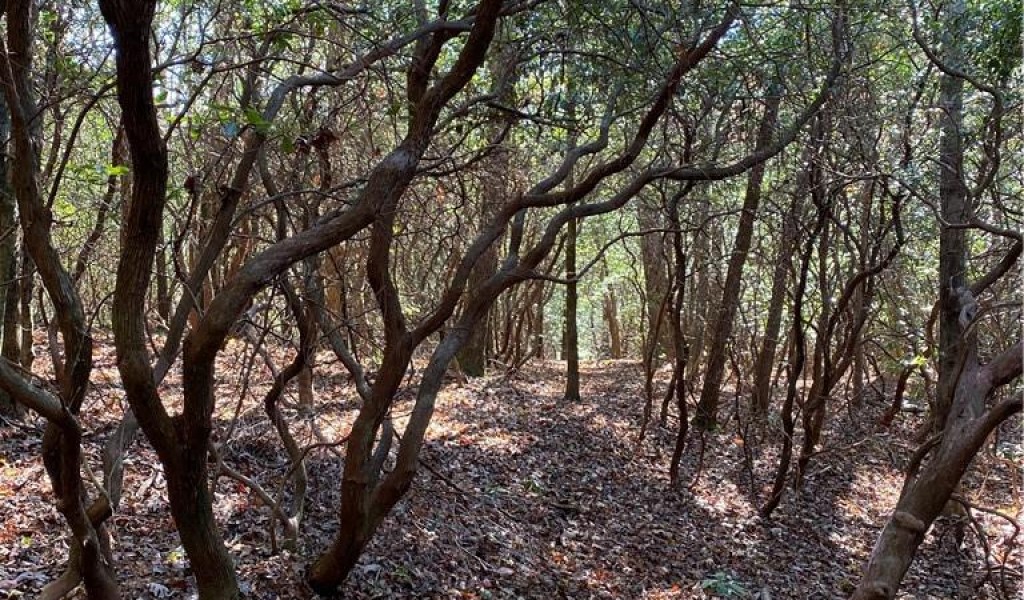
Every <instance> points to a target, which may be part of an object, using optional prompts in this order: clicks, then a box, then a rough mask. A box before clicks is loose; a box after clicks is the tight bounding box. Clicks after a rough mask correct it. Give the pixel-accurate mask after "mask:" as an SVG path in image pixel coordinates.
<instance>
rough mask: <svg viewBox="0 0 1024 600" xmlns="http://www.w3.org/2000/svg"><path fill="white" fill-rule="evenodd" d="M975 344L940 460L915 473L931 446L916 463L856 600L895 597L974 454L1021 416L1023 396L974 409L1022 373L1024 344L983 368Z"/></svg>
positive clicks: (938, 454)
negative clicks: (997, 430) (982, 409)
mask: <svg viewBox="0 0 1024 600" xmlns="http://www.w3.org/2000/svg"><path fill="white" fill-rule="evenodd" d="M976 343H977V342H976V341H974V340H971V341H969V342H968V344H969V345H970V346H971V347H970V349H969V350H968V351H967V352H968V354H967V356H965V357H964V359H963V370H962V373H961V374H960V376H959V377H958V378H957V381H956V391H955V396H954V401H953V403H952V405H951V406H952V408H954V411H953V412H951V413H949V414H950V418H949V419H947V422H946V429H945V430H944V431H943V433H942V437H941V441H940V442H939V447H938V449H937V451H936V453H935V456H933V457H932V459H931V460H929V461H928V462H927V464H925V465H924V467H923V468H922V469H921V471H920V474H918V473H916V472H914V469H916V468H917V467H918V466H919V465H920V463H921V461H922V460H923V459H924V456H925V453H926V452H927V449H928V447H929V446H928V445H926V446H924V447H922V449H921V450H919V451H918V453H917V455H916V456H915V457H914V460H912V461H911V465H910V471H909V472H908V474H907V482H906V483H905V484H904V487H903V493H902V494H901V496H900V499H899V502H897V504H896V509H895V511H894V512H893V514H892V517H890V518H889V521H888V522H887V523H886V524H885V528H884V529H883V530H882V533H881V535H880V536H879V538H878V542H876V544H875V548H874V550H872V552H871V558H870V560H869V561H868V565H867V567H866V569H865V570H864V576H863V578H862V579H861V581H860V585H858V586H857V589H856V591H855V592H854V594H853V596H852V600H890V599H892V598H895V597H896V592H897V591H898V590H899V586H900V582H902V581H903V576H904V575H905V574H906V572H907V569H908V568H909V567H910V563H911V562H913V560H914V554H915V553H916V551H917V547H918V546H920V545H921V542H922V541H924V536H925V533H927V531H928V528H929V527H930V526H931V524H932V522H933V521H935V519H936V517H938V516H939V514H941V512H942V508H943V507H944V506H945V505H946V502H948V501H949V498H950V496H951V495H952V494H953V492H954V490H956V487H957V485H958V484H959V483H960V479H961V478H962V477H963V475H964V473H966V471H967V468H968V467H969V466H970V464H971V461H972V460H973V459H974V456H975V455H976V454H977V453H978V451H979V450H980V449H981V447H982V446H983V445H984V443H985V440H986V439H988V436H989V434H991V433H992V431H994V430H995V428H996V427H998V426H999V425H1000V424H1001V423H1002V422H1003V421H1005V420H1006V419H1008V418H1009V417H1011V416H1013V415H1014V414H1016V413H1018V412H1020V410H1021V403H1022V400H1021V397H1020V396H1019V395H1017V396H1013V397H1011V398H1009V399H1007V400H1004V401H1003V402H1001V403H1000V404H997V405H996V406H994V407H993V408H991V409H989V410H988V411H986V412H984V413H983V414H981V415H979V414H977V413H976V412H975V410H974V407H976V406H978V405H979V404H980V405H982V406H984V402H985V399H986V398H988V397H989V396H990V395H991V394H992V392H993V390H995V389H996V388H997V387H999V386H1002V385H1005V384H1007V383H1009V382H1010V381H1012V380H1013V379H1015V378H1017V377H1019V376H1020V374H1021V354H1022V352H1024V348H1022V346H1021V343H1020V342H1017V344H1016V345H1014V346H1013V347H1011V348H1009V349H1007V350H1005V351H1004V352H1003V353H1002V354H1000V355H999V356H998V357H997V358H995V359H994V360H992V362H990V363H989V364H987V365H984V366H982V365H979V364H978V357H977V349H976Z"/></svg>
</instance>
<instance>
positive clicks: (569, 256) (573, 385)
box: [563, 219, 580, 402]
mask: <svg viewBox="0 0 1024 600" xmlns="http://www.w3.org/2000/svg"><path fill="white" fill-rule="evenodd" d="M565 235H566V240H565V276H566V277H568V278H569V279H570V280H571V281H570V283H569V284H568V285H566V286H565V394H564V396H563V398H564V399H565V400H566V401H567V402H579V401H580V336H579V329H578V328H577V324H576V318H577V315H576V309H577V302H578V298H577V290H576V281H575V278H576V235H577V223H576V219H570V220H569V224H568V227H567V229H566V232H565Z"/></svg>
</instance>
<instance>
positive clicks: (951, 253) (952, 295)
mask: <svg viewBox="0 0 1024 600" xmlns="http://www.w3.org/2000/svg"><path fill="white" fill-rule="evenodd" d="M949 11H950V14H949V16H948V17H947V18H946V22H947V23H948V24H949V26H950V27H951V29H952V30H951V31H949V33H948V37H949V39H955V38H958V37H959V33H958V32H961V33H962V32H963V30H964V25H963V22H964V4H963V1H962V0H956V1H955V2H953V4H952V5H951V6H950V8H949ZM943 47H944V48H945V50H946V52H947V56H945V60H946V61H947V62H948V64H950V65H952V66H953V67H954V68H960V64H959V63H960V60H959V59H960V54H961V50H960V44H958V43H947V44H944V45H943ZM963 88H964V82H963V80H962V79H960V78H959V77H952V76H949V75H942V77H941V79H940V84H939V125H940V127H941V132H942V133H941V139H940V142H939V162H938V164H939V201H940V203H941V213H942V223H965V222H966V221H967V220H968V217H969V212H970V206H969V203H968V198H967V188H966V185H965V184H964V180H963V162H964V156H963V141H962V139H961V137H960V131H961V126H962V124H963ZM966 281H967V230H966V229H964V228H960V227H947V226H942V227H940V230H939V356H938V362H939V364H938V372H939V381H938V390H937V394H936V398H935V403H934V405H933V406H932V411H931V413H932V414H931V424H932V431H933V432H939V431H943V429H944V425H945V422H946V419H947V418H948V417H949V411H950V407H951V406H952V403H953V394H954V391H955V389H956V377H957V363H958V361H959V358H960V355H961V354H962V353H963V351H964V346H963V339H962V337H961V336H960V326H959V324H958V322H957V321H958V319H959V316H960V308H959V306H960V305H959V302H958V298H957V289H958V288H963V287H964V286H966V285H967V283H966Z"/></svg>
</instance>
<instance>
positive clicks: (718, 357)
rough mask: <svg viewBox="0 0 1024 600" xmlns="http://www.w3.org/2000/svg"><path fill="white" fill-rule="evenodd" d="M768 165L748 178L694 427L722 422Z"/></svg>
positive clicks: (764, 128)
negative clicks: (729, 350) (722, 396)
mask: <svg viewBox="0 0 1024 600" xmlns="http://www.w3.org/2000/svg"><path fill="white" fill-rule="evenodd" d="M780 100H781V98H780V97H779V96H778V95H777V94H775V93H773V92H769V96H768V98H767V100H766V102H765V110H764V116H763V117H762V118H761V126H760V128H759V130H758V133H757V141H756V142H755V147H756V148H757V149H762V148H764V147H766V146H768V144H770V143H771V141H772V134H773V132H774V130H775V124H776V121H777V120H778V110H779V102H780ZM764 170H765V165H764V163H761V164H759V165H757V166H755V167H753V168H752V169H751V170H750V174H749V177H748V179H747V192H746V196H745V197H744V199H743V211H742V212H741V213H740V222H739V227H738V228H737V231H736V241H735V245H734V247H733V251H732V256H731V257H730V258H729V269H728V272H727V274H726V277H725V288H724V289H723V291H722V301H721V303H719V308H718V311H717V313H716V314H715V320H714V326H713V328H712V332H713V333H712V337H711V348H710V349H709V351H708V364H707V369H706V370H705V372H704V386H703V387H702V388H701V393H700V401H699V402H698V403H697V411H696V415H695V416H694V420H693V424H694V426H695V427H699V428H701V429H706V430H710V429H714V427H715V425H716V424H717V420H718V398H719V392H720V391H721V390H720V388H721V387H722V378H723V375H724V372H725V359H726V356H727V354H726V345H727V344H728V343H729V339H730V337H731V336H732V324H733V320H734V319H735V317H736V310H737V308H738V307H739V301H740V287H741V283H742V278H743V266H744V264H746V261H747V254H748V253H749V252H750V243H751V239H752V237H753V232H754V220H755V219H756V218H757V209H758V205H759V204H760V201H761V182H762V180H763V179H764Z"/></svg>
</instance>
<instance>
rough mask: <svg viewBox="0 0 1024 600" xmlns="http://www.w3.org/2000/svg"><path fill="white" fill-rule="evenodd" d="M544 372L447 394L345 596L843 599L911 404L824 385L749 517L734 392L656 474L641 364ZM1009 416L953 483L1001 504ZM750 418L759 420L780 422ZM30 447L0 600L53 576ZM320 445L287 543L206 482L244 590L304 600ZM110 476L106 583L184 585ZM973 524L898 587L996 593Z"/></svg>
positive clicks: (264, 440)
mask: <svg viewBox="0 0 1024 600" xmlns="http://www.w3.org/2000/svg"><path fill="white" fill-rule="evenodd" d="M223 354H225V358H224V359H223V361H222V363H221V365H220V372H221V373H222V374H223V375H222V383H223V385H224V386H225V388H224V389H225V391H224V393H225V394H228V393H229V392H228V391H227V389H228V388H229V387H231V386H235V385H237V383H238V381H240V380H242V379H243V378H247V379H245V380H246V381H250V383H251V385H250V386H249V390H248V396H247V399H246V400H245V401H244V402H242V403H241V404H240V405H238V403H237V401H236V400H235V398H237V394H236V393H235V392H233V391H232V392H230V393H231V395H230V396H226V397H225V399H224V400H223V401H222V402H221V406H220V411H221V412H220V413H219V416H220V417H221V418H223V419H224V423H222V425H225V426H226V425H227V424H228V423H229V422H231V421H235V424H234V425H235V426H234V431H233V434H232V436H231V438H230V439H229V440H228V441H227V442H226V443H224V442H222V444H223V445H222V447H221V450H222V454H223V456H224V458H225V460H226V461H227V462H228V463H229V464H231V465H233V466H234V467H235V468H236V469H237V470H239V471H240V472H242V473H244V474H246V475H248V476H250V477H253V478H255V479H256V480H258V481H260V482H262V484H263V485H264V486H265V487H266V488H267V489H268V490H269V491H270V492H271V493H277V490H278V489H279V486H280V478H281V477H282V476H284V475H285V473H286V471H287V468H288V467H287V461H286V458H285V455H284V453H283V451H282V450H281V449H280V444H278V443H277V442H276V436H275V435H274V433H273V429H272V428H271V427H270V425H269V424H268V422H267V419H266V418H265V417H264V416H263V415H262V411H261V409H260V407H259V401H258V399H259V398H260V397H261V394H262V392H263V391H265V389H266V385H267V383H268V381H263V380H265V379H268V378H269V375H268V374H266V373H264V374H263V375H264V376H263V377H252V376H251V373H250V371H248V370H246V369H245V368H244V366H245V365H244V358H243V357H242V355H241V352H234V353H232V352H231V351H230V348H229V352H225V353H223ZM561 369H562V364H561V363H557V362H546V363H533V364H531V365H530V366H528V367H527V368H526V369H525V371H524V372H522V373H519V374H517V375H515V376H512V377H489V378H484V379H479V380H472V381H470V382H469V383H462V384H460V383H458V382H451V383H450V384H449V385H448V386H446V389H445V390H444V391H443V393H442V395H441V397H440V398H439V402H438V410H437V413H436V415H435V418H434V421H433V424H432V426H431V428H430V431H429V432H428V441H427V443H426V446H425V448H424V451H423V455H422V456H423V463H424V467H425V468H422V469H420V473H419V474H418V476H417V478H416V481H415V483H414V485H413V487H412V489H411V490H410V492H409V494H408V496H407V497H406V498H405V499H404V500H403V501H402V502H400V503H399V505H398V506H397V507H396V508H395V510H394V511H393V513H392V514H391V516H389V517H388V518H387V519H386V521H385V522H384V524H383V525H382V527H381V528H380V530H379V531H378V533H377V535H376V536H375V537H374V539H373V541H372V543H371V544H370V545H369V547H368V548H367V550H366V553H365V555H364V556H363V558H362V560H361V561H360V563H359V565H358V566H357V567H356V569H355V571H354V573H353V574H352V576H351V577H350V580H349V583H348V585H347V588H346V597H349V598H474V599H487V598H627V599H632V598H647V599H661V598H714V597H721V598H761V599H764V600H767V599H769V598H795V599H810V598H823V599H825V598H842V597H847V596H848V595H849V593H850V591H852V589H853V586H854V585H855V583H856V582H857V580H858V574H859V573H860V570H861V569H862V567H863V565H864V562H865V560H866V558H867V556H868V554H869V553H870V550H871V547H872V545H873V543H874V541H875V538H876V536H877V534H878V532H879V530H880V527H881V526H882V524H883V523H884V522H885V520H886V518H887V517H888V515H889V513H890V511H891V510H892V507H893V505H894V503H895V500H896V498H897V495H898V493H899V489H900V486H901V483H902V476H901V469H902V468H903V466H904V465H905V462H906V460H907V458H908V457H909V456H910V454H911V452H912V451H913V448H914V444H913V442H912V432H913V430H914V429H915V428H916V427H917V426H918V425H919V419H920V415H919V414H916V413H902V414H901V415H900V416H899V417H898V418H897V420H896V423H895V425H894V426H892V427H890V428H888V429H883V428H880V427H878V426H877V425H876V423H877V418H878V416H879V415H880V414H881V413H882V411H883V410H884V408H885V405H886V402H885V400H883V399H880V398H879V399H874V400H872V399H869V400H868V401H866V402H865V403H863V404H862V405H861V406H860V407H858V408H857V409H856V410H855V411H851V410H848V408H847V406H846V405H845V404H844V400H843V399H841V398H837V399H836V401H835V402H836V404H835V406H834V407H833V409H834V410H833V414H832V417H831V424H830V427H829V430H828V431H827V432H826V435H825V438H824V444H823V448H822V450H821V452H820V453H819V454H818V455H816V456H815V457H814V460H813V462H812V464H811V468H810V471H809V474H808V476H807V482H806V486H805V488H804V490H803V491H802V492H800V493H796V492H794V491H792V489H787V491H786V495H785V497H784V498H783V501H782V504H781V506H780V508H779V509H778V510H777V511H776V513H775V515H774V516H773V518H772V519H771V520H768V521H765V520H762V519H761V518H759V517H758V515H757V509H758V507H759V506H760V504H761V503H762V502H763V501H764V498H765V496H766V494H767V490H768V488H769V486H770V482H771V478H772V476H773V474H774V468H775V465H776V460H777V459H776V453H777V448H778V446H779V444H778V434H777V433H771V432H770V431H769V433H764V432H762V433H757V432H755V431H754V430H753V428H748V429H749V430H748V431H745V432H743V429H744V427H743V426H739V427H738V426H737V423H738V422H739V423H744V422H745V420H746V417H745V416H744V412H743V411H740V420H739V421H737V419H736V416H735V415H736V407H737V406H739V405H741V404H743V402H744V400H745V399H744V398H742V397H741V398H740V399H739V400H738V401H737V400H736V399H735V395H734V394H733V393H732V392H726V393H724V394H723V409H724V412H725V413H726V414H727V416H728V417H729V419H730V420H729V421H727V422H726V423H725V424H724V425H723V426H722V428H721V430H720V431H721V432H720V433H712V434H707V435H705V437H704V440H703V443H702V442H701V440H700V439H699V438H698V437H695V436H691V440H690V442H689V445H688V447H687V450H686V454H685V457H684V460H683V464H682V482H681V485H679V486H678V487H672V486H670V485H669V479H668V468H667V464H668V457H669V455H670V454H671V449H672V445H673V443H674V437H675V436H674V433H673V431H674V430H675V428H676V427H677V421H676V419H675V418H674V417H672V416H670V418H669V420H668V427H667V428H663V427H658V426H657V425H656V426H655V427H654V429H653V430H652V431H651V433H650V434H649V435H648V436H647V439H646V440H645V441H644V442H643V443H642V444H638V441H637V439H638V431H639V421H640V418H641V415H642V408H643V376H642V371H641V368H640V366H639V364H638V363H636V362H627V361H601V362H593V363H586V364H584V365H583V369H582V381H583V389H582V392H583V394H582V395H583V400H582V401H581V402H579V403H573V404H569V403H566V402H564V401H563V400H562V398H561V395H562V394H561V392H562V378H561ZM257 371H258V370H257ZM253 372H256V371H253ZM104 381H107V382H109V384H104V383H102V382H104ZM116 381H117V378H116V367H115V365H114V362H113V356H112V354H111V353H110V352H109V351H107V352H106V353H105V354H103V355H101V356H98V358H97V361H96V372H95V377H94V382H97V383H96V385H95V389H94V391H93V394H94V397H95V400H93V401H91V402H90V404H89V407H88V410H87V411H86V413H85V414H84V415H83V422H84V425H85V428H86V429H87V445H88V452H89V454H90V455H91V457H92V459H93V462H92V464H93V465H98V464H99V462H98V460H96V459H97V457H98V455H99V449H100V447H101V445H102V442H103V441H104V440H105V439H106V438H107V437H108V436H109V435H110V433H111V431H113V429H114V427H115V426H116V424H117V419H118V418H119V415H120V414H121V408H120V406H121V403H122V402H123V400H122V397H121V393H120V390H119V389H118V388H117V386H116ZM257 381H262V383H256V382H257ZM179 384H180V380H176V379H174V378H171V379H169V381H168V382H167V383H166V384H165V391H164V393H165V397H167V398H173V396H174V391H175V389H176V386H177V385H179ZM662 385H664V381H662ZM316 387H317V393H318V405H317V406H318V409H317V414H318V417H317V419H316V421H315V427H314V426H311V425H312V424H313V423H314V421H312V419H310V418H309V416H308V415H303V414H301V413H300V412H297V411H296V410H295V409H290V410H289V411H288V412H289V414H290V415H291V416H292V417H293V422H294V423H295V427H296V432H297V435H298V437H299V438H300V443H315V442H317V440H336V439H339V438H341V437H343V436H344V433H345V432H346V431H347V424H348V423H350V422H351V419H352V417H353V415H354V409H355V406H356V404H355V400H354V396H355V395H354V393H353V391H352V389H351V386H350V385H349V384H346V382H345V378H344V377H342V376H340V375H339V376H337V377H333V378H328V379H323V380H318V381H317V382H316ZM413 392H414V390H411V389H407V390H404V391H403V392H402V394H401V395H400V398H399V402H398V403H397V405H396V407H395V409H394V416H395V419H396V424H397V425H398V429H399V431H400V430H401V426H402V425H403V419H402V416H403V415H405V414H407V413H408V409H409V406H410V405H411V398H412V396H413ZM239 407H240V411H239V412H238V413H236V410H239ZM236 414H237V417H236V416H235V415H236ZM37 425H41V423H39V422H33V423H30V427H35V426H37ZM1011 425H1012V426H1013V427H1012V428H1015V431H1013V432H1009V431H1007V432H1004V433H1003V444H1002V446H1001V447H1004V448H1010V449H1013V448H1016V451H1017V454H1016V455H1015V456H1017V457H1018V462H1011V461H1009V460H1007V459H1005V458H1000V457H998V456H995V455H994V454H993V453H992V452H990V451H986V454H985V455H984V456H982V457H981V458H980V459H979V460H978V461H976V464H975V467H974V469H973V470H972V474H971V475H970V477H969V481H968V482H967V484H966V485H965V486H964V492H963V495H964V496H965V497H966V498H968V499H969V500H970V501H971V502H973V503H977V504H978V505H980V506H985V507H988V508H993V509H996V510H998V511H1001V512H1003V513H1005V514H1007V515H1009V516H1011V517H1013V518H1017V517H1019V516H1020V512H1021V502H1020V490H1021V481H1020V476H1021V471H1020V466H1021V464H1020V462H1019V456H1020V453H1019V450H1020V439H1019V423H1013V424H1011ZM768 429H769V430H772V429H778V423H777V421H770V424H769V427H768ZM741 433H743V435H741ZM1014 436H1016V437H1014ZM40 439H41V436H40V435H39V433H38V432H34V431H28V430H26V429H18V428H5V429H0V515H2V516H3V523H2V525H0V597H3V596H6V597H8V598H32V597H34V596H35V595H36V594H37V593H38V590H39V589H40V588H41V586H42V585H43V584H45V583H46V582H47V581H49V580H51V579H52V578H54V577H56V576H57V575H59V574H60V572H61V570H62V565H63V563H64V561H65V559H66V555H67V543H66V541H65V539H64V531H65V529H64V526H63V523H62V520H61V518H60V515H59V514H58V513H57V512H56V510H55V508H54V507H53V503H52V496H51V493H50V487H49V483H48V481H47V478H46V476H45V473H44V470H43V466H42V463H41V460H40V454H39V452H40ZM1007 440H1009V441H1011V442H1013V443H1012V444H1008V443H1007ZM701 446H703V452H700V448H701ZM337 453H340V450H339V449H337V448H333V449H332V448H320V449H318V450H316V451H314V452H311V453H310V455H309V459H308V460H309V473H310V486H309V494H308V503H307V507H308V508H307V513H306V516H305V519H304V521H303V523H302V529H301V533H302V535H301V539H300V547H299V548H298V550H297V551H295V552H288V551H281V552H277V553H272V552H271V544H270V541H269V539H270V537H269V531H268V524H269V518H268V510H267V509H266V508H265V507H264V506H263V505H262V504H261V503H260V501H259V499H258V498H257V497H256V496H255V495H254V494H252V493H251V492H250V491H249V490H248V489H247V488H245V487H244V486H243V485H241V484H239V483H237V482H236V481H234V480H232V479H229V478H227V477H222V478H220V479H219V480H218V484H217V487H216V498H217V501H216V511H217V516H218V518H219V520H220V525H221V528H222V531H223V533H224V535H225V538H226V541H227V544H228V547H229V549H230V551H231V553H232V554H233V556H234V558H235V560H236V562H237V567H238V572H239V575H240V579H241V581H242V585H243V591H244V592H245V593H246V596H247V597H249V598H259V599H270V598H279V599H293V598H310V597H312V595H311V593H310V592H309V591H308V590H307V589H305V588H304V587H303V585H302V583H301V582H302V573H303V570H304V569H305V566H306V564H307V563H308V561H309V560H310V559H311V557H314V556H315V554H316V552H317V551H319V550H320V549H322V548H323V547H324V546H325V545H326V544H328V543H329V541H330V539H331V536H332V535H333V532H334V531H335V529H336V527H337V517H336V506H337V502H338V496H339V485H338V482H339V481H340V464H341V460H340V459H339V457H338V456H337V455H336V454H337ZM94 469H95V470H97V471H98V466H96V467H94ZM125 469H126V479H125V485H124V490H125V492H124V497H123V500H122V504H121V507H120V509H119V510H118V512H117V513H116V514H115V516H114V517H113V519H112V527H111V531H112V534H113V537H114V541H115V548H114V555H115V558H116V570H117V573H118V577H119V580H120V581H121V583H122V585H123V588H124V597H125V598H190V597H194V591H193V588H192V582H191V580H190V577H189V574H190V571H189V567H188V561H187V558H186V557H185V556H184V553H183V552H182V549H181V546H180V543H179V541H178V539H177V535H176V533H175V530H174V526H173V523H172V521H171V518H170V515H169V511H168V507H167V505H166V501H165V496H164V490H165V486H166V484H165V482H164V479H163V475H162V473H161V469H160V465H159V462H158V461H157V459H156V456H155V454H154V453H153V451H152V449H151V448H150V447H149V446H148V444H146V443H145V442H144V441H139V442H137V443H136V444H135V445H134V446H133V447H132V449H131V450H130V455H129V457H128V459H127V460H126V465H125ZM974 517H975V519H976V523H977V524H978V525H980V526H981V527H982V531H984V533H985V538H984V540H982V539H981V538H980V537H979V536H978V535H977V533H975V532H974V531H973V526H972V525H970V524H968V525H967V533H966V535H965V536H964V537H963V541H962V543H958V541H957V530H958V527H957V526H956V524H955V523H954V522H953V521H952V520H951V519H946V520H943V521H940V522H939V523H938V524H937V525H936V526H935V527H934V528H933V529H932V530H931V532H930V533H929V534H928V536H927V538H926V540H925V542H924V544H923V545H922V549H921V552H920V553H919V554H918V557H917V559H916V560H915V562H914V565H913V567H912V569H911V571H910V573H909V574H908V575H907V577H906V579H905V582H904V587H903V589H902V590H901V595H900V598H905V599H910V598H912V599H915V600H925V599H936V600H939V599H941V600H947V599H953V598H964V599H966V598H998V597H1001V594H1002V593H1003V592H1002V591H1001V590H1006V593H1008V594H1011V595H1012V594H1014V593H1015V592H1014V590H1017V589H1018V588H1019V586H1020V584H1021V553H1020V550H1019V548H1018V547H1017V545H1016V544H1017V543H1018V540H1017V539H1016V535H1015V530H1014V527H1013V524H1012V523H1011V522H1009V521H1007V520H1005V519H1003V518H1000V517H998V516H995V515H993V514H989V513H983V512H977V511H975V512H974ZM985 545H987V546H988V552H987V553H986V551H985ZM77 593H78V594H79V596H78V597H84V594H83V593H82V592H81V590H79V591H78V592H77Z"/></svg>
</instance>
